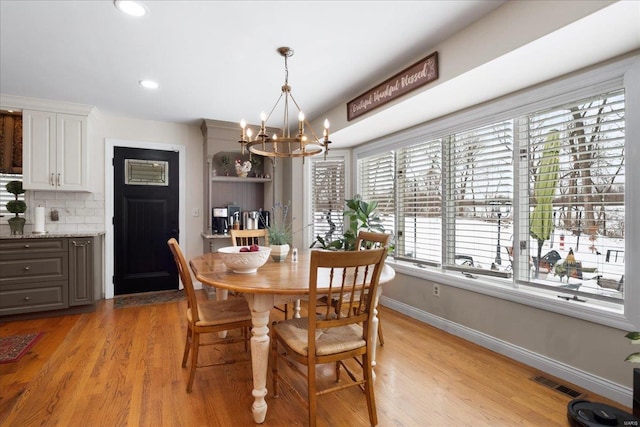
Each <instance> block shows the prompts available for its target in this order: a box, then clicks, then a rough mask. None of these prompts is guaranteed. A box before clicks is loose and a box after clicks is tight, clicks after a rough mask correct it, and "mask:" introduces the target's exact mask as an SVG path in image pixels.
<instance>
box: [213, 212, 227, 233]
mask: <svg viewBox="0 0 640 427" xmlns="http://www.w3.org/2000/svg"><path fill="white" fill-rule="evenodd" d="M227 218H228V217H227V208H213V215H212V224H211V228H212V231H213V233H215V234H226V233H227V231H228V230H229V222H228V219H227Z"/></svg>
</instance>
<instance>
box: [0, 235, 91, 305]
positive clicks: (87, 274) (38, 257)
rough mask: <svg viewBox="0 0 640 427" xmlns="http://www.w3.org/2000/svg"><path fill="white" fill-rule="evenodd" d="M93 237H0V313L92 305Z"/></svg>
mask: <svg viewBox="0 0 640 427" xmlns="http://www.w3.org/2000/svg"><path fill="white" fill-rule="evenodd" d="M94 240H96V238H94V237H82V238H38V239H6V240H2V239H0V316H6V315H13V314H23V313H32V312H39V311H49V310H61V309H66V308H69V307H74V306H81V305H87V304H93V303H94V283H95V278H96V271H95V270H96V269H95V261H96V260H95V258H94V251H95V250H96V249H95V248H96V246H99V245H97V244H96V243H95V241H94Z"/></svg>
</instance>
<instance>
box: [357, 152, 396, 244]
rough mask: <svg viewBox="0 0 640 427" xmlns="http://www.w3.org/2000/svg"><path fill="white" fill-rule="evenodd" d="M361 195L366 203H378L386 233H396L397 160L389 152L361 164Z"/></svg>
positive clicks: (377, 211) (377, 212)
mask: <svg viewBox="0 0 640 427" xmlns="http://www.w3.org/2000/svg"><path fill="white" fill-rule="evenodd" d="M359 175H360V177H359V183H360V187H359V194H360V196H362V200H365V201H366V202H369V203H371V202H377V203H378V207H377V209H376V214H377V215H379V216H380V218H381V219H382V225H383V227H384V230H385V232H386V233H394V231H395V209H396V204H395V185H394V176H395V159H394V153H393V152H388V153H384V154H382V155H379V156H373V157H369V158H367V159H363V160H362V161H360V162H359Z"/></svg>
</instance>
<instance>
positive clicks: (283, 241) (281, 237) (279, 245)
mask: <svg viewBox="0 0 640 427" xmlns="http://www.w3.org/2000/svg"><path fill="white" fill-rule="evenodd" d="M290 206H291V202H289V203H287V204H286V205H284V204H282V203H281V202H276V203H275V204H274V205H273V208H272V209H271V222H270V224H268V226H267V227H266V228H267V230H268V231H269V245H270V246H271V258H273V260H274V261H277V262H280V261H284V259H285V258H286V257H287V254H288V253H289V249H290V247H289V245H290V244H291V242H292V240H293V232H292V230H291V227H292V220H291V218H290V217H289V208H290Z"/></svg>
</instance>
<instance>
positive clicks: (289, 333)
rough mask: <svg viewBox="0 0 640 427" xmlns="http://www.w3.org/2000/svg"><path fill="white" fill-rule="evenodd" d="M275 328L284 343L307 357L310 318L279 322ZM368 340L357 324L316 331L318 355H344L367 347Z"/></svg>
mask: <svg viewBox="0 0 640 427" xmlns="http://www.w3.org/2000/svg"><path fill="white" fill-rule="evenodd" d="M274 328H275V329H276V332H277V333H278V335H279V336H280V337H281V338H282V341H284V342H286V343H287V344H288V345H289V347H290V348H291V349H292V350H293V351H295V352H296V353H298V354H300V355H304V356H307V354H308V352H309V345H308V344H307V337H308V335H307V334H308V331H307V329H308V318H306V317H304V318H299V319H289V320H284V321H281V322H278V323H277V324H276V325H275V326H274ZM366 345H367V342H366V340H364V339H363V338H362V327H361V326H359V325H356V324H351V325H346V326H341V327H333V328H328V329H320V330H317V331H316V355H318V356H326V355H329V354H336V353H343V352H345V351H351V350H355V349H358V348H362V347H365V346H366Z"/></svg>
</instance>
